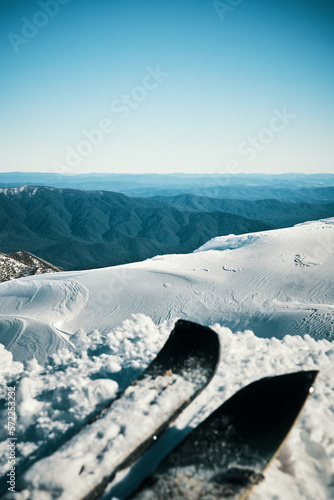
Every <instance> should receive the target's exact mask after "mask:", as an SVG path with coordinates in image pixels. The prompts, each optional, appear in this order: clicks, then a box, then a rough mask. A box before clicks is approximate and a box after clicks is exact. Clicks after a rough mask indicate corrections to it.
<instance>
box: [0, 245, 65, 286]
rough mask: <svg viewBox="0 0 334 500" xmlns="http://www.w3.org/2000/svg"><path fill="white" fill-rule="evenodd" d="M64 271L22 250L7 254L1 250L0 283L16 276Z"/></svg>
mask: <svg viewBox="0 0 334 500" xmlns="http://www.w3.org/2000/svg"><path fill="white" fill-rule="evenodd" d="M59 271H62V269H60V268H59V267H56V266H53V265H52V264H50V263H49V262H45V261H44V260H42V259H40V258H39V257H36V255H32V254H31V253H29V252H25V251H20V252H16V253H12V254H10V255H5V254H3V253H1V252H0V283H2V282H4V281H8V280H12V279H15V278H23V277H25V276H32V275H33V274H44V273H55V272H59Z"/></svg>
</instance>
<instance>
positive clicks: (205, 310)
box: [0, 219, 334, 363]
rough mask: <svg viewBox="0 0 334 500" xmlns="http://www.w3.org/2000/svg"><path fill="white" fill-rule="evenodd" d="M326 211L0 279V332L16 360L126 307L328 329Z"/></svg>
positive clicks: (260, 329) (265, 330)
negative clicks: (87, 264) (141, 254)
mask: <svg viewBox="0 0 334 500" xmlns="http://www.w3.org/2000/svg"><path fill="white" fill-rule="evenodd" d="M333 282H334V219H325V220H320V221H316V222H309V223H304V224H299V225H297V226H294V227H293V228H287V229H278V230H273V231H265V232H260V233H250V234H246V235H241V236H234V235H230V236H224V237H221V238H215V239H213V240H211V241H209V242H208V243H207V244H205V245H204V246H202V247H201V248H200V249H199V250H197V251H196V252H194V253H192V254H187V255H166V256H158V257H155V258H153V259H150V260H146V261H144V262H140V263H134V264H128V265H124V266H117V267H110V268H105V269H97V270H91V271H81V272H67V273H56V274H52V275H41V276H31V277H28V278H23V279H20V280H14V281H12V282H7V283H3V284H1V285H0V341H1V342H2V343H3V344H4V345H5V347H6V348H8V349H9V350H10V351H11V352H12V353H13V356H14V359H15V360H17V361H20V360H26V359H29V358H32V357H36V358H37V359H38V361H39V362H40V363H44V362H45V361H46V358H47V356H48V355H49V354H51V353H52V352H56V351H57V350H58V349H59V348H60V347H62V346H65V345H67V346H68V345H70V342H71V336H72V335H74V334H75V333H76V332H78V331H79V329H83V330H84V331H85V332H87V333H89V332H92V331H93V330H95V329H97V330H98V331H99V332H101V333H103V334H104V333H106V332H108V331H109V330H110V328H113V327H115V326H117V325H120V324H121V322H122V321H123V320H125V319H127V318H129V317H130V315H131V314H145V315H147V316H149V317H151V318H152V320H153V321H154V322H155V323H157V324H159V323H160V322H162V321H163V320H166V319H171V320H173V319H175V318H179V317H180V318H183V319H189V320H191V321H197V322H199V323H202V324H205V325H209V324H212V323H215V322H218V323H220V324H222V325H224V326H227V327H229V328H231V329H232V330H233V331H236V330H245V329H251V330H252V331H254V333H255V335H257V336H259V337H265V338H271V337H277V338H279V339H281V338H283V337H284V336H285V335H288V334H289V335H305V334H308V335H310V336H311V337H313V338H315V339H323V338H326V339H328V340H333V339H334V287H333Z"/></svg>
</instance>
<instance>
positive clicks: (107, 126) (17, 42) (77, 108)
mask: <svg viewBox="0 0 334 500" xmlns="http://www.w3.org/2000/svg"><path fill="white" fill-rule="evenodd" d="M331 4H332V2H329V1H327V0H326V1H324V0H319V1H315V0H312V1H308V0H279V1H278V0H239V1H238V0H226V1H221V2H219V1H217V2H216V3H215V2H213V1H211V0H210V1H206V0H191V1H190V0H189V1H186V0H183V1H182V0H150V1H149V0H140V1H139V0H108V1H107V0H39V1H30V0H2V1H1V4H0V15H1V19H2V23H1V32H0V62H1V68H2V72H1V81H0V109H1V131H0V132H1V133H0V146H1V152H2V155H1V156H2V157H1V171H3V172H5V171H41V172H42V171H43V172H48V171H50V172H52V171H59V172H70V173H72V174H73V173H88V172H156V173H159V172H199V173H200V172H203V173H204V172H206V173H208V172H224V171H234V172H236V171H240V172H245V173H251V172H267V173H281V172H306V173H310V172H332V173H334V164H333V159H334V140H333V138H334V122H333V118H334V96H333V89H334V57H333V55H334V4H333V5H331ZM157 73H158V74H157ZM98 128H99V129H100V131H99V132H96V129H98ZM231 162H234V163H231Z"/></svg>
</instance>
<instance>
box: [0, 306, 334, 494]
mask: <svg viewBox="0 0 334 500" xmlns="http://www.w3.org/2000/svg"><path fill="white" fill-rule="evenodd" d="M172 326H173V324H172V322H170V321H169V322H163V323H161V324H160V325H155V324H154V323H153V322H152V320H151V319H150V318H148V317H146V316H143V315H137V316H134V317H133V318H132V319H129V320H126V321H125V322H123V324H122V325H121V326H119V327H117V328H110V329H108V330H106V332H105V333H104V334H101V333H100V332H99V331H97V330H95V331H93V332H91V333H90V334H87V333H86V332H84V331H82V330H81V331H80V332H78V333H76V334H75V335H74V336H73V337H72V341H73V344H74V345H75V348H76V352H74V351H73V350H71V349H63V350H62V351H59V352H58V354H54V355H52V357H51V358H50V359H49V360H48V363H47V365H46V366H45V367H44V368H42V367H41V366H39V365H38V364H37V362H36V361H30V362H27V363H25V365H24V366H23V364H21V363H18V362H13V360H12V355H11V353H8V352H7V351H5V350H4V349H3V348H1V349H0V367H1V369H0V377H1V379H0V398H1V403H5V401H6V399H5V398H6V383H7V384H8V385H10V386H15V388H16V410H17V416H18V418H17V425H16V430H17V432H16V435H17V447H16V457H17V471H20V466H21V465H22V464H23V463H24V462H25V461H26V460H27V459H28V458H29V457H31V456H34V457H35V458H37V457H41V456H43V454H44V455H45V453H50V452H51V451H52V449H53V447H54V446H55V444H56V443H58V444H60V443H61V442H62V439H63V436H64V435H66V434H67V435H68V434H69V433H72V432H73V431H74V430H75V429H78V428H79V427H80V425H81V424H82V423H83V422H84V421H87V419H88V418H89V416H90V415H91V414H92V413H94V412H95V411H96V409H98V408H99V407H101V405H103V404H105V403H106V402H107V401H109V400H112V399H113V398H114V397H115V395H116V393H117V390H118V389H120V390H122V389H124V388H125V387H126V386H127V385H128V384H129V383H130V382H131V381H132V380H134V379H135V378H136V377H137V376H138V374H139V373H140V372H141V371H142V370H143V369H144V368H145V367H146V366H147V365H148V364H149V362H150V361H151V360H152V358H153V357H154V355H155V354H156V353H157V352H158V350H159V349H160V348H161V347H162V345H163V343H164V341H165V340H166V339H167V337H168V334H169V331H170V329H171V328H172ZM212 328H213V329H214V330H216V332H217V333H218V335H219V337H220V343H221V353H222V355H221V360H220V363H219V367H218V372H217V374H216V376H215V377H214V379H213V380H212V382H211V384H210V385H209V387H208V389H207V390H206V391H204V392H203V393H202V394H201V395H200V396H199V397H198V398H197V399H196V400H195V401H194V402H193V403H192V404H191V405H190V406H189V407H188V408H187V409H186V410H185V411H184V412H183V414H182V415H181V416H180V417H179V418H178V419H177V420H176V421H175V424H174V427H173V428H172V429H171V430H170V431H169V432H168V433H167V435H166V436H164V437H163V438H161V441H160V440H158V441H157V443H156V445H155V448H154V449H152V450H151V452H150V453H149V454H147V455H146V456H144V459H143V462H142V464H140V463H139V464H134V465H133V466H132V467H131V469H130V470H128V471H126V472H125V474H124V473H122V474H119V475H118V476H116V479H115V481H114V483H113V484H112V485H111V488H109V491H108V495H109V496H108V495H106V496H104V498H124V496H125V495H126V493H127V492H128V490H129V489H131V487H133V486H134V485H135V484H136V480H138V474H139V471H140V466H141V467H142V468H143V469H144V470H146V471H148V470H150V469H149V468H150V467H152V466H153V465H154V463H156V460H157V456H160V458H161V457H162V456H163V453H162V448H163V449H164V452H166V451H167V450H166V446H167V445H168V446H171V445H172V444H173V443H174V444H175V441H176V440H179V438H180V436H181V435H184V429H185V428H187V432H189V430H190V428H191V427H194V426H196V425H197V424H198V423H199V422H200V421H201V420H203V419H204V418H205V417H206V416H207V415H208V414H209V412H210V411H213V410H214V409H215V408H216V407H218V406H219V405H220V404H221V403H222V402H223V401H225V400H226V399H228V398H229V397H230V396H231V395H232V394H233V393H235V392H236V391H237V390H238V389H240V388H241V387H243V386H245V385H247V384H248V383H250V382H252V381H254V380H257V379H259V378H262V377H265V376H271V375H279V374H283V373H287V372H294V371H298V370H320V374H319V376H318V379H317V381H316V385H315V392H314V394H313V395H312V397H310V398H309V400H308V401H307V404H306V406H305V408H304V410H303V413H302V415H301V418H300V419H299V421H298V423H297V425H296V426H295V428H294V429H293V431H292V433H291V434H290V436H289V439H288V441H287V442H286V445H285V447H284V449H283V450H282V452H281V454H280V456H279V457H278V458H277V459H276V460H275V461H274V462H273V464H272V465H271V467H270V468H269V469H268V471H267V472H266V480H265V481H264V483H263V484H262V485H261V486H259V487H258V488H256V489H255V491H254V493H253V494H252V495H251V496H250V500H301V499H303V500H314V499H317V500H329V499H333V498H334V488H333V485H334V482H333V479H334V475H333V471H334V397H333V394H334V378H333V362H334V342H329V341H328V340H314V339H312V338H311V337H310V336H308V335H306V336H305V337H304V338H301V337H299V336H294V337H293V336H289V335H287V336H285V337H284V338H283V339H282V340H278V339H276V338H271V339H263V338H259V337H256V336H255V335H254V334H253V333H252V332H250V331H245V332H238V333H233V332H232V331H231V330H229V329H228V328H226V327H223V326H220V325H218V324H216V325H213V326H212ZM3 407H4V408H5V410H3V411H2V412H1V413H0V424H1V431H0V434H1V441H2V444H1V445H0V477H1V478H2V479H4V476H5V474H6V472H7V467H8V464H7V453H8V451H7V448H6V441H5V439H6V437H7V436H6V423H7V409H6V407H5V404H3ZM139 410H140V411H142V412H143V413H145V404H144V402H143V403H142V408H141V409H140V408H139V409H138V411H139ZM132 420H133V415H132V413H131V414H129V415H128V417H124V419H123V421H122V429H121V432H122V434H123V435H126V434H127V430H129V431H130V430H131V426H132V424H133V421H132ZM97 422H98V421H96V423H95V424H94V425H95V426H96V424H97ZM137 424H138V430H140V422H137ZM112 432H114V437H115V440H117V438H118V437H119V434H118V431H117V428H116V429H109V431H106V430H105V429H104V428H103V425H101V432H100V438H101V439H102V440H103V438H106V437H107V435H108V436H109V437H110V433H112ZM166 443H167V445H166ZM78 446H79V445H78ZM78 454H80V446H79V447H78V448H77V449H76V456H78ZM85 456H86V455H85ZM55 457H57V455H55ZM86 458H87V460H86V466H87V467H88V466H89V463H88V462H89V460H90V459H89V457H88V456H86ZM105 459H106V457H105V456H104V454H103V452H102V453H101V454H100V455H99V456H97V457H96V456H92V457H91V467H92V471H93V472H94V473H95V472H97V471H98V469H99V461H100V462H101V467H102V464H103V463H105ZM87 461H88V462H87ZM36 466H37V463H36V465H35V467H36ZM58 470H59V468H58V467H57V465H55V466H54V468H53V469H51V470H48V475H49V476H48V477H49V480H50V481H52V476H53V477H54V481H56V483H57V485H58V494H59V496H58V497H57V498H61V499H63V500H64V499H70V498H71V494H70V493H69V490H68V489H67V485H68V484H71V481H72V478H71V477H70V470H69V471H68V473H67V474H66V473H65V472H63V473H62V474H61V475H59V474H58ZM18 474H19V472H18ZM50 478H51V479H50ZM17 480H19V478H17ZM0 484H4V482H0ZM0 494H1V493H0ZM5 498H6V499H7V498H8V500H9V499H10V498H12V497H11V496H10V494H9V495H7V496H5ZM15 499H16V500H28V499H30V500H51V497H50V495H49V493H48V492H47V491H37V492H35V493H34V494H33V495H32V494H31V493H29V491H28V490H24V491H21V492H20V493H18V492H17V493H16V494H15Z"/></svg>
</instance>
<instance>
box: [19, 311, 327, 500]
mask: <svg viewBox="0 0 334 500" xmlns="http://www.w3.org/2000/svg"><path fill="white" fill-rule="evenodd" d="M219 356H220V347H219V339H218V336H217V334H216V333H215V332H214V331H213V330H211V329H210V328H207V327H204V326H201V325H198V324H196V323H191V322H189V321H184V320H179V321H178V322H177V323H176V325H175V328H174V330H173V331H172V333H171V334H170V337H169V338H168V340H167V342H166V344H165V345H164V347H163V348H162V350H161V351H160V352H159V354H158V355H157V356H156V358H155V359H154V360H153V361H152V363H151V364H150V365H149V366H148V368H147V369H146V370H145V371H144V372H143V373H142V375H141V376H140V377H139V378H138V379H137V380H136V381H135V382H134V383H133V384H132V385H131V386H130V387H128V388H127V389H126V390H125V391H124V393H123V394H122V395H121V396H120V397H119V398H118V399H117V400H115V401H114V402H113V404H112V405H111V406H109V407H107V408H106V409H105V410H104V411H102V412H101V414H100V415H99V416H97V417H96V418H95V419H93V420H92V421H90V422H89V423H88V424H86V425H85V426H84V427H83V428H82V429H81V430H80V431H79V432H78V433H77V434H76V435H75V436H73V437H72V438H71V439H70V440H69V441H67V442H66V443H65V444H64V445H63V446H61V447H60V448H59V449H58V450H57V451H56V452H54V453H53V454H52V455H50V456H49V457H45V458H43V459H41V460H39V461H38V462H36V463H35V464H34V465H33V466H32V467H30V468H29V469H28V470H27V471H26V472H25V473H24V475H23V477H22V478H21V480H20V481H19V483H18V488H19V489H21V490H22V489H25V490H28V491H30V494H31V496H30V497H28V498H34V492H36V490H38V491H39V492H45V497H46V498H57V499H62V500H65V499H71V500H76V499H77V500H93V499H95V498H98V497H99V496H101V495H102V494H103V493H104V492H105V490H106V488H107V487H108V485H109V484H110V483H111V482H112V481H113V479H114V477H115V475H116V473H117V472H119V471H121V470H123V469H125V468H127V467H129V466H130V465H131V464H132V463H133V462H134V461H135V460H137V459H138V458H140V457H141V456H143V454H144V452H145V451H146V450H148V448H150V447H151V445H152V444H153V443H155V441H157V440H158V438H159V437H160V436H161V435H162V434H163V433H164V431H166V430H167V429H168V427H169V426H170V424H171V422H172V421H173V420H174V419H175V418H176V417H177V416H178V415H179V414H180V413H181V411H182V410H183V409H184V408H185V407H186V406H187V405H189V403H190V402H191V401H192V400H193V399H194V398H195V397H196V396H197V395H198V394H199V393H200V392H201V391H203V390H204V388H205V387H206V386H207V385H208V383H209V382H210V380H211V379H212V377H213V375H214V373H215V371H216V368H217V364H218V361H219ZM316 375H317V372H315V371H302V372H297V373H291V374H287V375H282V376H276V377H268V378H264V379H261V380H259V381H257V382H254V383H252V384H250V385H248V386H247V387H245V388H243V389H241V390H240V391H239V392H237V393H236V394H235V395H234V396H232V397H231V398H230V399H229V400H228V401H226V402H225V403H224V404H222V405H221V406H220V407H219V408H218V409H217V410H216V411H214V412H213V413H212V414H211V415H210V416H209V417H208V418H207V419H206V420H205V421H204V422H202V423H201V424H200V425H199V426H198V427H197V428H196V429H195V430H193V431H192V432H190V434H189V435H188V436H187V437H186V438H185V439H184V440H183V441H182V442H181V443H180V444H179V445H178V446H177V447H176V448H175V449H173V450H172V451H171V452H170V453H169V454H168V455H167V457H166V458H165V459H164V460H163V461H162V462H161V464H160V465H159V466H158V468H156V470H155V471H154V472H153V474H151V475H150V476H149V477H148V478H146V479H145V480H144V482H142V483H141V485H140V486H139V488H138V489H137V490H135V491H134V492H132V493H130V496H129V495H128V496H126V498H129V499H131V500H151V499H152V500H160V499H164V500H168V499H170V500H174V499H178V500H182V499H191V500H196V499H206V498H207V499H215V498H217V499H218V498H228V499H242V498H245V496H247V494H248V492H249V490H250V489H251V488H252V487H253V486H254V485H256V484H258V483H259V482H260V481H261V480H262V479H263V475H262V474H263V471H264V469H265V468H266V467H267V466H268V464H269V463H270V462H271V460H272V459H273V458H274V457H275V456H276V455H277V453H278V451H279V449H280V448H281V446H282V444H283V442H284V441H285V439H286V436H287V435H288V433H289V431H290V429H291V428H292V426H293V425H294V423H295V421H296V419H297V418H298V415H299V414H300V412H301V410H302V408H303V405H304V403H305V401H306V399H307V396H308V395H309V394H310V392H311V391H312V385H313V383H314V380H315V378H316ZM55 473H56V474H55ZM141 479H143V478H142V477H141Z"/></svg>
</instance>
